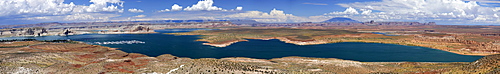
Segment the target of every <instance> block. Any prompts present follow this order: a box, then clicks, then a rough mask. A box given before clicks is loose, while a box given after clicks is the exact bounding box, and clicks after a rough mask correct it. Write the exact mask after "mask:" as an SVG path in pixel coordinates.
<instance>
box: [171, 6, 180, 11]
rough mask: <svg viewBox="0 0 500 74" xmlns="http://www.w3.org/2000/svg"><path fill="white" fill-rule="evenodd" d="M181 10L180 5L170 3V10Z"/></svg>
mask: <svg viewBox="0 0 500 74" xmlns="http://www.w3.org/2000/svg"><path fill="white" fill-rule="evenodd" d="M180 10H182V6H179V5H177V4H174V5H172V11H180Z"/></svg>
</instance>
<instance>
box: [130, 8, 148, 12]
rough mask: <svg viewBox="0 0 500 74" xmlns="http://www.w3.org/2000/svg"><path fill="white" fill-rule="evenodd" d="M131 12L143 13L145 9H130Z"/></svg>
mask: <svg viewBox="0 0 500 74" xmlns="http://www.w3.org/2000/svg"><path fill="white" fill-rule="evenodd" d="M128 11H129V12H132V13H141V12H144V11H143V10H141V9H135V8H134V9H128Z"/></svg>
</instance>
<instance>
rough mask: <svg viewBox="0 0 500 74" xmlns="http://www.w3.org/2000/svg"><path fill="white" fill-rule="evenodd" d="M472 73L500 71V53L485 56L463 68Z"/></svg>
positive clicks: (494, 72)
mask: <svg viewBox="0 0 500 74" xmlns="http://www.w3.org/2000/svg"><path fill="white" fill-rule="evenodd" d="M462 70H464V71H469V72H471V73H486V74H496V73H498V72H500V54H497V55H489V56H485V57H483V58H481V59H479V60H477V61H474V62H472V63H471V64H469V65H467V66H464V67H463V68H462Z"/></svg>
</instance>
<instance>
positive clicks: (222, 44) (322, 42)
mask: <svg viewBox="0 0 500 74" xmlns="http://www.w3.org/2000/svg"><path fill="white" fill-rule="evenodd" d="M244 39H258V40H271V39H278V40H280V41H281V42H284V43H290V44H295V45H318V44H329V43H341V42H362V43H382V44H395V45H403V44H397V43H385V42H374V41H337V42H327V41H317V40H315V41H306V42H303V41H292V40H289V39H287V38H285V37H274V38H244ZM197 41H199V40H197ZM241 41H248V40H235V41H228V42H226V43H203V45H210V46H214V47H227V46H229V45H231V44H234V43H237V42H241ZM205 42H208V41H205ZM405 46H418V45H405ZM418 47H426V46H418ZM426 48H432V49H437V50H441V51H446V52H450V53H455V54H459V55H469V56H488V55H495V53H492V54H488V53H470V52H469V53H464V52H458V51H450V50H447V49H439V48H435V47H426ZM465 52H468V51H465ZM496 54H498V53H496Z"/></svg>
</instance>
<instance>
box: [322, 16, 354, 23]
mask: <svg viewBox="0 0 500 74" xmlns="http://www.w3.org/2000/svg"><path fill="white" fill-rule="evenodd" d="M323 22H325V23H328V22H340V23H360V22H359V21H356V20H352V19H351V18H345V17H335V18H331V19H328V20H326V21H323Z"/></svg>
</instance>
